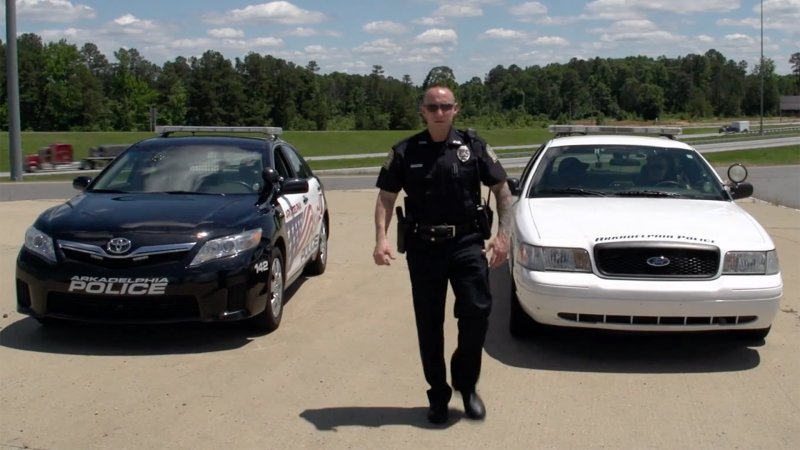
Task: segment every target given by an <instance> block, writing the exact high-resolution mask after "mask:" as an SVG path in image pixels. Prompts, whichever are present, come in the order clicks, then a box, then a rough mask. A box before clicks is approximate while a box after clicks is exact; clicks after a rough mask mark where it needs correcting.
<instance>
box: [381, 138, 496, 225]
mask: <svg viewBox="0 0 800 450" xmlns="http://www.w3.org/2000/svg"><path fill="white" fill-rule="evenodd" d="M470 142H471V143H470ZM479 174H480V179H479V178H478V177H479ZM506 176H507V175H506V171H505V169H503V166H502V165H501V164H500V163H499V162H498V160H497V156H496V155H495V154H494V152H493V151H492V150H491V148H490V147H489V146H488V145H487V144H486V142H485V141H484V140H483V139H481V138H480V137H478V136H477V135H476V136H474V137H473V138H472V139H469V138H468V137H467V135H466V132H462V131H459V130H456V129H455V128H451V129H450V134H449V135H448V137H447V139H446V140H445V141H444V142H433V140H432V139H431V136H430V133H429V132H428V131H427V130H425V131H422V132H421V133H418V134H416V135H414V136H411V137H410V138H408V139H405V140H403V141H400V142H399V143H398V144H396V145H395V146H394V147H392V150H391V151H390V152H389V155H388V156H387V157H386V161H385V162H384V164H383V167H382V168H381V171H380V174H379V175H378V180H377V182H376V186H377V187H378V188H379V189H382V190H384V191H388V192H394V193H398V192H400V190H401V189H402V190H404V191H405V192H406V195H407V196H408V200H409V202H408V203H407V205H406V206H407V207H409V209H411V210H410V211H409V210H407V211H406V215H411V219H412V220H413V221H414V222H417V223H425V224H462V223H467V222H470V221H473V220H474V219H475V214H476V207H477V205H478V202H479V195H480V194H479V189H480V185H479V183H483V184H484V185H486V186H493V185H495V184H497V183H500V182H501V181H504V180H505V179H506Z"/></svg>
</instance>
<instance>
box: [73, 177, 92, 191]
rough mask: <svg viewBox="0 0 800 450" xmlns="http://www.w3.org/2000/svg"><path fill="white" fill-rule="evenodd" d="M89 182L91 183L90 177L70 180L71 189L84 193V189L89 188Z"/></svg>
mask: <svg viewBox="0 0 800 450" xmlns="http://www.w3.org/2000/svg"><path fill="white" fill-rule="evenodd" d="M91 182H92V178H91V177H86V176H79V177H75V179H73V180H72V187H73V188H74V189H77V190H79V191H85V190H86V188H87V187H88V186H89V183H91Z"/></svg>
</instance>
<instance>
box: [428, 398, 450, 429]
mask: <svg viewBox="0 0 800 450" xmlns="http://www.w3.org/2000/svg"><path fill="white" fill-rule="evenodd" d="M449 417H450V411H449V410H448V409H447V403H431V406H430V407H429V408H428V422H430V423H432V424H436V425H441V424H443V423H445V422H447V419H448V418H449Z"/></svg>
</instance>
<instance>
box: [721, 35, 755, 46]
mask: <svg viewBox="0 0 800 450" xmlns="http://www.w3.org/2000/svg"><path fill="white" fill-rule="evenodd" d="M724 38H725V40H726V41H728V42H729V43H735V44H744V45H753V44H755V43H756V40H755V39H753V38H752V37H750V36H748V35H746V34H741V33H735V34H726V35H725V36H724Z"/></svg>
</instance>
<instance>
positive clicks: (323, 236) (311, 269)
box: [306, 220, 328, 275]
mask: <svg viewBox="0 0 800 450" xmlns="http://www.w3.org/2000/svg"><path fill="white" fill-rule="evenodd" d="M327 265H328V225H327V224H326V223H325V221H324V220H323V221H322V225H321V226H320V230H319V249H318V250H317V254H316V256H315V257H314V259H313V260H311V262H309V263H308V265H307V266H306V273H307V274H308V275H322V274H323V273H325V268H326V267H327Z"/></svg>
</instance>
